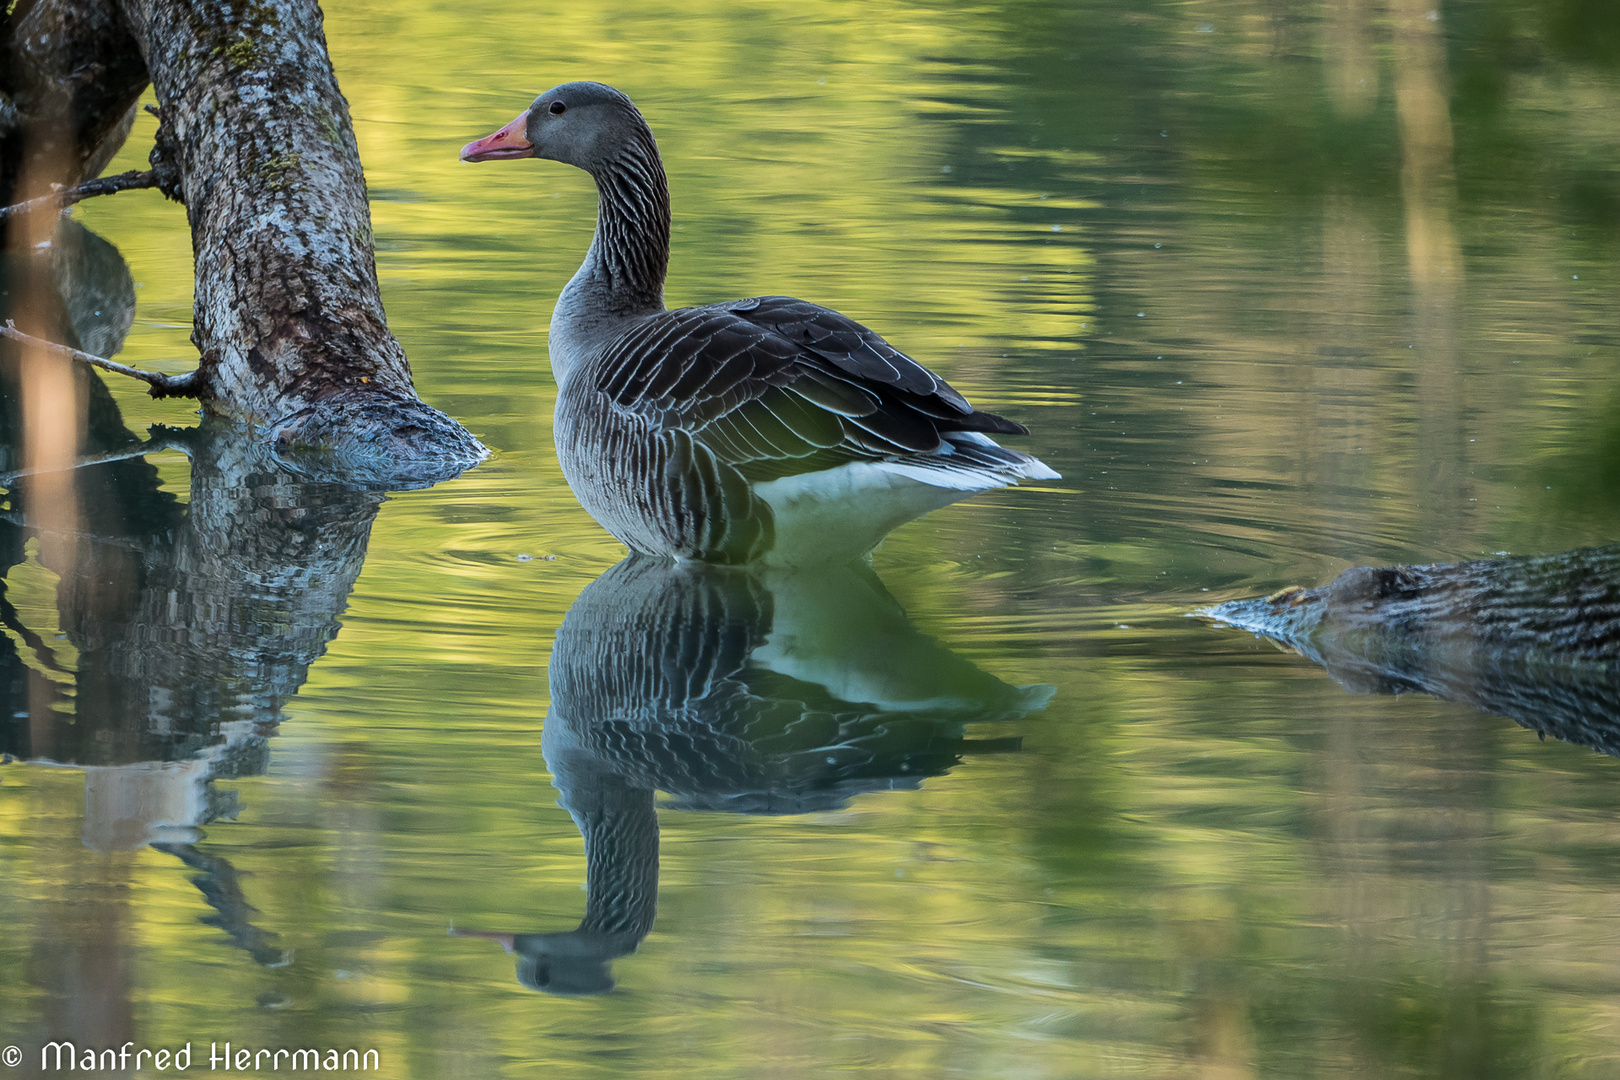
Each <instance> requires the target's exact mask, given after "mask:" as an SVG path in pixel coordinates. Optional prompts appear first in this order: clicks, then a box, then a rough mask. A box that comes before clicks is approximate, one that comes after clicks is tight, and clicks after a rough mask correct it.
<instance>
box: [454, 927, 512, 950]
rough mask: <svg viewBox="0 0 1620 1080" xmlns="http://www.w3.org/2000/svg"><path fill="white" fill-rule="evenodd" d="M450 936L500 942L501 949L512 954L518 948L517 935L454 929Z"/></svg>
mask: <svg viewBox="0 0 1620 1080" xmlns="http://www.w3.org/2000/svg"><path fill="white" fill-rule="evenodd" d="M450 936H451V937H475V938H483V939H484V940H486V941H498V942H500V943H501V948H503V949H505V950H506V951H507V952H512V951H513V950H514V949H515V948H516V945H515V944H514V940H515V938H516V937H517V935H516V934H497V933H495V932H494V931H491V930H456V929H454V928H452V929H451V931H450Z"/></svg>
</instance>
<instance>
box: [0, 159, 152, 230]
mask: <svg viewBox="0 0 1620 1080" xmlns="http://www.w3.org/2000/svg"><path fill="white" fill-rule="evenodd" d="M157 183H158V182H157V177H156V176H155V175H154V174H153V172H152V170H151V169H146V170H144V171H141V170H136V169H131V170H130V171H129V172H121V173H119V174H118V175H117V176H102V177H98V178H97V179H95V180H87V181H85V182H84V183H82V184H80V185H79V186H78V187H71V188H67V189H66V190H63V191H53V192H51V193H50V194H49V195H41V196H40V197H39V198H37V199H27V200H25V201H23V202H20V203H14V204H13V205H11V206H0V221H4V220H5V219H6V218H8V217H10V216H11V215H13V214H28V213H32V212H33V211H35V210H45V209H49V208H50V207H52V206H53V205H54V206H55V207H56V208H58V209H65V208H66V207H69V206H72V205H73V204H74V203H76V202H83V201H84V200H85V199H89V198H92V197H94V196H96V195H115V194H117V193H118V192H120V191H135V190H137V189H139V188H149V187H157Z"/></svg>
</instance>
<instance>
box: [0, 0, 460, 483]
mask: <svg viewBox="0 0 1620 1080" xmlns="http://www.w3.org/2000/svg"><path fill="white" fill-rule="evenodd" d="M7 31H9V33H8V32H7ZM0 39H3V40H0V55H3V57H4V59H5V60H6V62H7V67H6V69H5V71H6V74H5V75H4V77H3V80H4V85H0V91H3V92H4V93H5V94H6V95H9V98H10V101H9V110H10V112H9V113H7V108H8V103H7V102H6V101H4V100H0V165H3V164H4V162H13V172H14V173H16V174H17V175H22V174H23V172H24V170H23V166H24V165H25V164H27V163H28V162H29V161H31V160H33V157H34V156H36V152H37V154H44V153H45V151H43V150H40V149H39V148H41V147H44V146H45V145H46V144H47V143H49V144H52V145H54V146H56V148H57V151H56V153H57V158H56V159H53V160H57V159H60V160H59V162H58V164H57V165H56V166H55V167H54V169H55V171H54V172H53V173H52V174H51V176H50V178H51V179H52V180H55V181H57V182H76V181H77V180H78V179H80V178H81V177H82V176H83V174H84V173H85V172H86V171H88V170H89V169H90V168H92V167H99V165H98V162H99V163H100V164H104V163H105V157H104V155H105V150H106V143H107V141H108V138H109V135H108V133H109V132H112V133H113V134H116V131H115V129H114V128H113V127H111V126H109V122H108V117H110V116H113V115H114V114H115V113H116V115H117V117H118V118H122V117H123V116H124V115H125V114H126V113H127V112H128V108H129V105H130V103H131V102H132V101H133V99H134V97H135V96H137V95H138V94H139V93H140V91H141V90H142V89H143V88H144V84H145V80H146V76H147V72H148V71H149V72H150V75H151V80H152V83H153V85H154V87H155V88H156V90H157V95H158V99H159V101H160V103H161V105H162V109H161V124H160V127H159V130H158V145H157V147H156V148H155V149H154V151H153V155H152V160H153V165H154V168H155V170H156V172H157V174H158V177H159V181H160V186H161V187H163V189H164V192H165V194H167V195H169V196H170V197H171V198H175V199H178V200H180V201H182V202H184V203H185V205H186V212H187V217H188V219H189V221H190V225H191V237H192V250H193V254H194V257H195V260H196V294H195V316H194V319H195V326H194V330H193V332H192V341H193V342H194V343H195V344H196V346H197V349H198V351H199V352H200V353H201V361H200V365H199V368H198V378H197V380H196V382H195V389H196V392H197V394H198V396H199V397H200V399H201V401H202V404H203V406H204V408H206V409H207V410H208V411H210V412H212V413H215V414H219V415H221V416H225V417H230V418H233V419H235V420H238V421H242V422H245V423H246V424H248V425H251V426H253V427H254V428H256V429H259V431H261V432H262V433H263V436H264V438H265V439H266V440H267V441H268V442H269V443H270V445H271V446H272V448H273V449H274V450H275V451H276V453H277V454H278V456H279V458H280V459H281V461H282V462H283V463H284V464H288V465H291V466H293V467H294V468H296V469H298V470H299V471H301V472H303V473H305V474H315V475H322V476H334V477H342V478H344V479H348V480H358V481H362V482H367V483H372V484H377V485H382V486H391V487H397V486H409V485H412V484H418V483H427V482H433V481H436V480H440V479H444V478H446V477H448V476H453V475H455V474H456V473H458V472H460V471H461V470H463V469H465V468H467V467H469V466H471V465H473V464H475V463H476V462H478V461H480V460H482V459H483V457H485V456H486V454H487V451H485V449H484V448H483V446H482V445H480V444H479V442H478V441H477V440H476V439H475V438H473V436H472V435H471V434H469V433H468V432H467V430H466V429H465V428H463V427H462V426H461V425H460V424H458V423H456V422H455V421H454V420H452V419H450V418H449V417H447V416H445V415H444V414H443V413H441V412H439V411H438V410H436V409H433V408H431V407H430V406H428V405H426V404H424V403H423V402H422V401H421V399H420V398H418V397H417V395H416V391H415V389H414V387H413V386H412V383H411V370H410V364H409V363H408V362H407V361H406V359H405V353H404V350H403V349H402V348H401V347H400V344H399V342H398V341H397V340H396V339H395V338H394V336H393V335H392V334H390V333H389V331H388V325H387V322H386V320H385V317H384V315H383V309H382V301H381V298H380V296H379V293H378V287H377V271H376V263H375V260H374V257H373V253H372V236H371V216H370V210H369V207H368V205H367V202H366V187H365V177H364V175H363V174H362V172H361V168H360V156H359V152H358V150H357V148H356V146H355V141H354V131H353V128H352V126H351V125H350V122H349V112H348V106H347V103H346V102H345V101H344V99H343V96H342V94H341V93H339V91H338V86H337V81H336V79H335V78H334V77H333V74H332V65H331V62H330V60H329V58H328V56H327V51H326V41H325V37H324V35H323V33H322V19H321V12H320V8H319V6H318V5H317V3H316V2H315V0H89V2H88V3H84V2H81V0H34V2H33V3H32V4H28V3H27V0H24V3H23V4H22V5H19V7H18V9H17V10H16V11H13V12H12V13H11V14H10V16H8V17H7V21H6V23H5V24H0ZM7 115H10V116H11V121H10V124H11V134H10V137H8V136H7V131H6V129H5V124H6V116H7ZM70 136H71V138H70ZM98 140H99V141H98ZM70 143H71V147H72V152H71V153H70V154H67V155H66V157H63V152H62V150H63V147H66V146H68V145H69V144H70ZM91 144H94V147H92V145H91ZM24 146H26V148H27V149H26V150H25V149H23V147H24ZM64 162H65V163H64ZM11 186H12V188H13V190H12V192H11V196H12V197H13V198H15V197H19V196H24V195H28V194H36V193H37V191H34V190H29V191H23V190H20V187H19V185H18V184H16V183H13V184H12V185H11ZM33 186H34V187H35V188H37V187H38V186H39V183H38V181H36V182H35V183H34V185H33ZM4 188H5V182H4V175H3V174H0V193H3V192H4ZM12 232H13V235H14V236H15V235H16V234H17V232H18V230H16V229H15V228H13V229H12Z"/></svg>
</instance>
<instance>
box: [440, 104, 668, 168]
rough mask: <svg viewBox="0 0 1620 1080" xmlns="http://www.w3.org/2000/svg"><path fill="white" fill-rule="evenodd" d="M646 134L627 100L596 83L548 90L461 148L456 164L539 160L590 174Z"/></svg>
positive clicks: (641, 120) (639, 115) (643, 122)
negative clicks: (501, 124) (495, 128)
mask: <svg viewBox="0 0 1620 1080" xmlns="http://www.w3.org/2000/svg"><path fill="white" fill-rule="evenodd" d="M646 131H647V122H646V121H645V120H643V119H642V116H641V113H640V112H639V111H638V110H637V109H636V107H635V105H633V104H632V103H631V101H630V99H629V98H627V97H625V96H624V95H623V94H621V93H620V92H619V91H617V90H615V89H613V87H611V86H605V85H603V84H602V83H597V82H571V83H563V84H562V85H561V86H554V87H552V88H551V89H550V90H547V91H546V92H545V93H543V94H541V95H540V96H539V97H537V98H535V99H534V104H532V105H530V106H529V107H528V108H527V109H526V110H524V112H523V113H522V114H521V115H519V116H518V117H517V118H516V119H514V120H513V121H512V122H511V123H510V124H507V125H506V126H505V127H503V128H501V129H500V130H499V131H496V132H494V133H492V134H489V135H486V136H484V137H483V138H482V139H478V140H476V141H474V142H470V143H468V144H467V145H466V146H463V147H462V148H461V160H462V161H505V160H507V159H509V158H527V157H535V158H545V159H547V160H549V161H560V162H562V163H563V164H565V165H573V166H576V167H578V168H581V169H584V170H585V171H587V172H591V173H595V172H598V171H599V170H601V169H602V168H603V167H604V166H606V165H608V164H609V163H611V162H613V161H615V160H617V159H619V158H621V157H622V156H623V154H624V152H625V151H626V150H628V149H631V148H632V147H633V146H634V145H635V144H637V143H638V142H640V137H641V136H642V134H643V133H644V132H646Z"/></svg>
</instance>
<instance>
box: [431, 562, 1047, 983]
mask: <svg viewBox="0 0 1620 1080" xmlns="http://www.w3.org/2000/svg"><path fill="white" fill-rule="evenodd" d="M550 681H551V710H550V712H549V713H548V714H547V716H546V721H545V727H544V731H543V733H542V735H541V749H542V751H543V753H544V755H545V760H546V764H547V767H548V768H549V770H550V772H551V775H552V783H553V784H554V785H555V787H556V789H557V792H558V800H557V802H558V805H559V806H561V807H562V808H563V809H565V810H567V811H568V813H569V814H570V815H571V816H572V817H573V819H574V823H575V824H576V825H577V826H578V828H579V831H580V833H581V834H582V835H583V836H584V839H585V867H586V870H585V876H586V880H585V888H586V902H585V917H584V919H583V920H581V922H580V924H579V926H578V927H576V928H575V929H573V930H567V931H561V932H551V933H486V932H467V931H458V933H459V934H460V935H462V936H474V937H483V938H489V939H492V940H495V941H498V942H499V943H500V944H501V945H502V946H503V947H505V948H506V949H507V950H508V951H509V952H511V953H513V954H515V955H516V956H517V976H518V980H519V981H520V982H521V983H523V985H525V986H528V987H531V988H533V989H537V990H544V991H546V992H548V993H553V994H599V993H605V992H606V991H608V990H610V989H612V988H613V985H614V980H613V977H612V974H611V972H610V969H609V965H610V962H611V961H612V960H614V959H615V958H617V957H620V956H624V955H626V954H628V953H631V952H634V951H635V950H636V948H637V947H638V946H639V945H640V944H641V941H642V939H643V938H645V937H646V936H647V933H648V931H649V930H650V929H651V928H652V925H653V919H654V916H655V914H656V909H657V892H658V818H657V803H656V801H655V794H654V793H655V792H663V793H665V795H666V796H667V801H665V802H664V803H663V805H664V806H665V807H667V808H672V809H680V810H699V811H728V812H732V813H745V814H801V813H809V812H813V811H825V810H832V809H836V808H838V807H841V806H843V805H844V804H845V803H846V802H848V801H849V800H850V799H851V798H852V797H854V796H855V795H859V794H862V793H865V792H873V791H886V790H899V789H912V788H916V787H918V786H919V785H920V784H921V783H922V781H923V780H924V779H925V778H927V777H930V776H937V775H940V774H941V773H944V772H946V771H947V770H948V769H950V768H951V767H952V766H953V765H955V764H956V763H957V762H958V761H960V759H961V758H962V756H964V755H967V754H972V753H986V752H998V751H1008V750H1016V749H1017V748H1018V740H1017V739H1016V738H1003V739H972V738H968V737H967V736H966V734H965V729H966V727H967V725H969V724H974V723H983V722H995V721H1004V720H1010V719H1013V718H1016V717H1019V716H1023V715H1025V714H1026V713H1029V712H1032V711H1035V710H1038V709H1041V708H1043V707H1044V706H1045V705H1046V703H1047V701H1048V699H1049V698H1050V697H1051V695H1052V688H1051V687H1050V686H1043V685H1038V686H1021V687H1020V686H1010V685H1008V684H1007V683H1004V682H1002V681H1001V680H1000V679H997V678H995V677H994V676H992V675H989V674H987V673H986V672H984V671H981V670H980V669H979V668H977V667H975V666H974V665H973V664H971V663H969V662H968V661H967V660H964V659H963V658H961V657H959V656H957V655H955V654H954V653H952V652H951V651H950V650H949V649H947V648H945V647H944V646H942V645H941V644H940V643H939V642H937V641H935V640H933V639H932V638H929V637H927V636H925V635H924V634H922V633H921V632H919V631H918V630H917V628H916V627H915V626H913V625H912V624H911V622H910V621H909V620H908V619H907V618H906V615H905V612H904V611H903V610H902V609H901V607H900V605H899V604H898V603H896V602H895V600H894V598H893V597H891V596H890V595H889V593H888V592H887V591H886V590H885V589H884V587H883V585H882V583H881V582H880V581H879V580H878V578H877V576H876V575H875V574H874V573H873V572H872V571H871V570H870V569H869V568H868V567H866V566H863V565H850V566H837V567H826V568H820V569H815V570H803V571H791V572H790V571H765V570H759V569H753V570H749V569H739V568H728V567H717V566H706V565H701V564H695V563H672V562H666V561H663V560H658V559H652V558H646V557H641V556H632V557H631V558H629V559H626V560H625V561H624V562H621V563H619V564H618V565H617V566H615V567H613V568H612V569H611V570H609V571H608V572H607V573H605V574H603V575H602V576H601V577H600V578H598V579H597V580H596V581H594V582H592V583H591V584H590V585H589V586H587V587H586V589H585V590H584V592H583V593H581V594H580V596H579V599H578V600H577V601H575V603H574V606H573V607H572V608H571V609H570V610H569V612H568V615H567V617H566V618H565V619H564V620H563V624H562V626H561V627H560V628H559V630H558V631H557V640H556V644H555V647H554V649H553V651H552V655H551V665H550Z"/></svg>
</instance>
